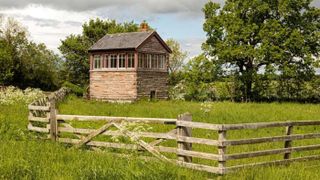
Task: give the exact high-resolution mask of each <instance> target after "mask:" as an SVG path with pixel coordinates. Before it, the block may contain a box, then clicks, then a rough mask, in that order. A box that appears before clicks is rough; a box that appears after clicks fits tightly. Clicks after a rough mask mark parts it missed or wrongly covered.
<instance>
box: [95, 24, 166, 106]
mask: <svg viewBox="0 0 320 180" xmlns="http://www.w3.org/2000/svg"><path fill="white" fill-rule="evenodd" d="M141 26H142V27H141V29H142V30H141V31H140V32H131V33H119V34H107V35H105V36H104V37H103V38H101V39H100V40H99V41H97V42H96V43H95V44H94V45H93V46H92V47H91V48H90V50H89V54H90V85H89V96H90V98H91V99H100V100H106V101H135V100H137V99H141V98H157V99H167V97H168V85H167V81H168V59H169V54H170V53H171V50H170V48H169V47H168V46H167V44H166V43H165V42H164V41H163V40H162V38H161V37H160V36H159V34H158V33H157V32H156V31H148V30H147V27H146V26H144V25H141Z"/></svg>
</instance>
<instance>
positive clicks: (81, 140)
mask: <svg viewBox="0 0 320 180" xmlns="http://www.w3.org/2000/svg"><path fill="white" fill-rule="evenodd" d="M67 92H68V91H67V90H66V89H60V90H59V91H57V92H55V93H53V94H52V95H50V97H47V98H43V99H40V100H38V101H35V102H34V103H32V104H30V105H29V111H30V114H29V125H28V129H29V130H31V131H35V132H39V133H47V134H49V135H50V138H51V139H52V140H53V141H58V142H62V143H69V144H73V145H74V148H77V147H80V146H82V145H86V146H92V147H106V148H118V149H128V150H139V151H141V150H145V151H148V152H150V153H151V154H153V155H154V156H155V157H157V158H159V159H161V160H165V161H169V162H173V163H175V164H178V165H180V166H183V167H187V168H192V169H197V170H202V171H207V172H211V173H217V174H225V173H228V172H232V171H234V170H237V169H240V168H244V167H255V166H262V165H277V164H287V163H291V162H296V161H303V160H319V159H320V156H318V155H313V156H304V157H297V158H291V153H292V152H302V151H313V150H319V149H320V144H311V145H305V146H296V147H293V146H292V141H293V140H304V139H315V138H320V133H317V132H312V133H306V134H293V131H292V130H293V127H295V126H319V125H320V121H315V120H309V121H286V122H267V123H243V124H211V123H202V122H193V121H192V116H191V115H190V114H187V113H186V114H182V115H179V116H178V117H177V119H168V118H138V117H110V116H85V115H65V114H58V113H57V110H56V109H55V103H56V102H57V101H59V100H62V99H63V98H64V96H65V95H66V94H67ZM77 121H89V122H90V121H91V122H97V121H99V122H106V124H104V125H103V126H101V127H100V128H98V129H89V128H76V127H73V126H72V125H71V124H69V123H68V122H77ZM33 122H38V123H37V126H36V125H35V124H33ZM121 122H141V123H147V124H163V125H171V127H172V128H173V129H172V130H170V131H169V132H134V131H130V130H128V129H126V128H125V127H124V126H122V124H121ZM39 124H42V127H40V126H39ZM174 125H175V126H174ZM110 127H114V128H116V130H108V128H110ZM275 127H284V128H286V129H285V134H284V135H282V136H271V137H259V138H246V139H228V138H227V134H228V132H229V131H241V130H245V129H262V128H275ZM195 128H197V129H207V130H211V131H213V132H217V133H218V138H217V139H208V138H199V137H192V129H195ZM63 133H71V134H73V135H75V136H76V137H78V138H74V137H73V138H66V137H60V136H61V135H62V134H63ZM98 135H101V136H112V137H114V136H125V137H128V138H130V139H131V140H132V142H134V143H131V144H128V143H118V142H107V141H105V140H94V137H96V136H98ZM143 138H154V139H155V140H154V141H152V142H148V143H147V142H146V141H144V140H143ZM166 140H173V141H175V142H176V143H177V146H176V147H169V146H163V145H160V143H162V142H164V141H166ZM270 142H283V143H284V144H283V148H277V149H267V150H260V151H251V152H241V153H234V154H228V153H227V149H228V148H229V147H231V146H238V145H248V146H250V145H251V144H257V143H270ZM193 144H203V145H209V146H214V147H217V153H208V152H200V151H196V150H193V149H192V145H193ZM163 152H165V153H174V154H176V157H177V159H170V158H168V157H166V156H164V155H163V154H161V153H163ZM275 154H283V159H281V160H271V161H267V162H257V163H251V164H240V165H235V166H228V161H230V160H236V159H246V158H253V157H260V156H268V155H275ZM193 158H200V159H207V160H211V161H216V162H217V166H210V165H206V164H200V163H199V162H198V161H193Z"/></svg>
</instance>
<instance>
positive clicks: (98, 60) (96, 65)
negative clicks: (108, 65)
mask: <svg viewBox="0 0 320 180" xmlns="http://www.w3.org/2000/svg"><path fill="white" fill-rule="evenodd" d="M97 57H99V59H96V58H97ZM97 62H99V63H97ZM93 69H101V55H100V54H95V55H94V56H93Z"/></svg>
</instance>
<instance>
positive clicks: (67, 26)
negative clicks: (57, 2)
mask: <svg viewBox="0 0 320 180" xmlns="http://www.w3.org/2000/svg"><path fill="white" fill-rule="evenodd" d="M0 14H4V15H5V16H8V17H14V18H15V19H17V20H18V21H19V22H21V23H22V24H23V25H24V26H26V27H27V29H28V31H29V32H30V35H31V39H32V40H34V41H35V42H37V43H45V44H46V45H47V47H48V48H49V49H52V50H54V51H55V52H56V53H59V51H58V49H57V47H58V46H59V44H60V40H62V39H64V38H65V37H66V36H68V35H70V34H79V33H81V30H82V27H81V25H82V24H83V22H85V21H88V20H89V19H90V18H95V17H97V15H96V14H95V13H94V12H90V11H88V12H70V11H66V10H56V9H52V8H48V7H44V6H42V5H28V6H26V7H25V8H22V9H17V8H9V9H3V10H0Z"/></svg>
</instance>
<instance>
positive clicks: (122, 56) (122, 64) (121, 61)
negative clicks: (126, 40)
mask: <svg viewBox="0 0 320 180" xmlns="http://www.w3.org/2000/svg"><path fill="white" fill-rule="evenodd" d="M119 68H126V55H125V54H119Z"/></svg>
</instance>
